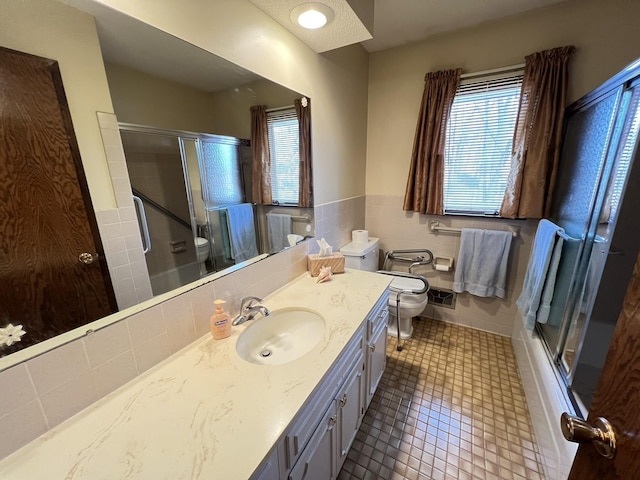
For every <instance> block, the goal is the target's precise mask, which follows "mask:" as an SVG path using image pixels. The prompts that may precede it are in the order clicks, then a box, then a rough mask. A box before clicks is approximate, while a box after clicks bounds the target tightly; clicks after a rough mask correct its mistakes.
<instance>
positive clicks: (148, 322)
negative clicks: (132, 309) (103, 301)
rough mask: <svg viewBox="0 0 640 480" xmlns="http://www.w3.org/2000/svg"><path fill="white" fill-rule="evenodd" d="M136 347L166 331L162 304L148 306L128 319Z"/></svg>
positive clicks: (130, 332)
mask: <svg viewBox="0 0 640 480" xmlns="http://www.w3.org/2000/svg"><path fill="white" fill-rule="evenodd" d="M126 322H127V326H128V327H129V334H130V336H131V343H132V344H133V346H134V347H136V346H138V345H141V344H143V343H146V342H148V341H149V339H151V338H153V337H156V336H157V335H160V334H161V333H165V332H166V325H165V322H164V313H163V309H162V305H156V306H154V307H151V308H148V309H146V310H144V311H142V312H140V313H138V314H136V315H132V316H130V317H129V318H127V320H126Z"/></svg>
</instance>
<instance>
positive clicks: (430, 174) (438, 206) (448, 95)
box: [403, 68, 462, 215]
mask: <svg viewBox="0 0 640 480" xmlns="http://www.w3.org/2000/svg"><path fill="white" fill-rule="evenodd" d="M461 73H462V69H460V68H458V69H455V70H444V71H440V72H431V73H427V74H426V75H425V77H424V92H423V94H422V102H421V104H420V113H419V116H418V125H417V127H416V135H415V139H414V141H413V153H412V154H411V167H410V168H409V177H408V179H407V189H406V192H405V196H404V205H403V209H404V210H408V211H414V212H419V213H428V214H433V215H442V214H443V213H444V205H443V184H444V146H445V135H446V131H447V120H448V118H449V113H450V112H451V105H452V104H453V98H454V97H455V94H456V89H457V88H458V84H459V83H460V74H461Z"/></svg>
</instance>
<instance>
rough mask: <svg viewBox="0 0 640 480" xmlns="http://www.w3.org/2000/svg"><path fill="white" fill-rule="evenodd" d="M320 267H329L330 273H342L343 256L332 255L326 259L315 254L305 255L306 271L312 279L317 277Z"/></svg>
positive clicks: (339, 254) (338, 254)
mask: <svg viewBox="0 0 640 480" xmlns="http://www.w3.org/2000/svg"><path fill="white" fill-rule="evenodd" d="M322 267H331V273H344V255H342V254H341V253H334V254H333V255H331V256H328V257H320V256H319V255H318V254H317V253H312V254H311V255H307V270H309V272H310V273H311V276H312V277H317V276H318V274H319V273H320V269H321V268H322Z"/></svg>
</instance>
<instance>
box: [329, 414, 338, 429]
mask: <svg viewBox="0 0 640 480" xmlns="http://www.w3.org/2000/svg"><path fill="white" fill-rule="evenodd" d="M337 421H338V417H337V416H336V415H332V416H331V417H330V418H329V426H330V427H333V426H334V425H335V424H336V422H337Z"/></svg>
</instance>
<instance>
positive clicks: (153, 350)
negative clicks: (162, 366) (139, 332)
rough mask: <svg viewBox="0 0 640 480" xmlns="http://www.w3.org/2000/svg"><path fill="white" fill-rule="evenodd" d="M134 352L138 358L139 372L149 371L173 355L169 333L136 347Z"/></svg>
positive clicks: (163, 333)
mask: <svg viewBox="0 0 640 480" xmlns="http://www.w3.org/2000/svg"><path fill="white" fill-rule="evenodd" d="M133 352H134V354H135V358H136V365H137V367H138V372H140V373H142V372H144V371H146V370H149V369H150V368H151V367H153V366H154V365H156V364H158V363H160V362H161V361H162V360H164V359H165V358H168V357H169V355H170V354H171V353H172V352H171V350H170V349H169V337H168V336H167V332H164V331H163V332H162V333H160V334H159V335H156V336H155V337H151V338H148V339H147V340H146V341H145V342H143V343H140V344H138V345H135V346H134V348H133Z"/></svg>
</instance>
